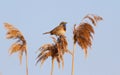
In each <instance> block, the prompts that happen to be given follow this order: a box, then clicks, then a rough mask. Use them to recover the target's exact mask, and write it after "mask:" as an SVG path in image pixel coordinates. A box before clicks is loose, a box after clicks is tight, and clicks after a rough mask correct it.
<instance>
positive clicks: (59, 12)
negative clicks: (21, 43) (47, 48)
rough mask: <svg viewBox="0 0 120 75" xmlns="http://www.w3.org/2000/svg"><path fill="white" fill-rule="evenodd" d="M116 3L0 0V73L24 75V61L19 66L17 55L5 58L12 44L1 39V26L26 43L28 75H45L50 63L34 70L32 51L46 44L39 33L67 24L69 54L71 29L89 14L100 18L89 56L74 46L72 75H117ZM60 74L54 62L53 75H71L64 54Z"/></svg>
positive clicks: (119, 14) (106, 0)
mask: <svg viewBox="0 0 120 75" xmlns="http://www.w3.org/2000/svg"><path fill="white" fill-rule="evenodd" d="M119 7H120V1H119V0H0V73H2V75H25V58H23V64H22V65H20V64H19V60H18V55H17V54H13V55H11V56H9V54H8V49H9V47H10V45H11V44H12V43H13V42H14V41H15V40H14V41H12V40H7V39H6V38H5V35H6V30H5V28H4V26H3V23H4V22H8V23H11V24H13V25H14V26H16V27H17V28H18V29H19V30H21V31H22V33H23V34H24V36H25V38H26V40H27V43H28V53H29V75H49V74H50V69H51V59H50V58H49V59H48V60H46V62H45V63H44V64H43V66H42V67H41V68H40V65H39V64H38V65H37V66H35V58H36V56H37V54H36V53H35V51H37V49H38V48H39V47H40V46H41V45H42V44H44V43H50V42H51V41H52V40H51V38H50V35H44V36H43V35H42V33H43V32H46V31H49V30H51V29H53V28H54V27H55V26H57V24H59V23H60V22H61V21H66V22H68V24H67V33H66V35H67V38H68V41H69V49H70V50H72V29H73V25H74V24H79V23H80V22H81V19H82V18H83V17H84V16H85V15H87V14H89V13H93V14H97V15H100V16H102V17H103V19H104V20H103V21H101V22H99V23H98V25H97V27H95V35H94V40H93V46H92V49H89V50H88V51H89V56H88V58H87V59H85V58H84V53H83V51H82V50H81V48H80V47H78V46H77V50H76V53H75V75H120V59H119V57H120V47H119V45H120V39H119V38H120V34H119V32H120V29H119V28H120V22H119V21H120V8H119ZM64 60H65V66H64V70H62V68H61V69H58V66H57V63H56V62H55V68H54V75H71V56H70V55H69V54H65V56H64Z"/></svg>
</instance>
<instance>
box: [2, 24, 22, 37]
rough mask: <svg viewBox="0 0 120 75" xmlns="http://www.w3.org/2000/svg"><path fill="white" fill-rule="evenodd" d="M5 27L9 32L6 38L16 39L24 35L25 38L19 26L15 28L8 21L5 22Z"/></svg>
mask: <svg viewBox="0 0 120 75" xmlns="http://www.w3.org/2000/svg"><path fill="white" fill-rule="evenodd" d="M4 27H5V28H6V29H7V30H8V32H7V36H6V38H7V39H12V38H13V39H14V38H15V39H16V38H19V39H21V37H22V39H23V35H22V33H21V32H20V31H19V30H18V29H17V28H15V27H14V26H12V25H11V24H8V23H4Z"/></svg>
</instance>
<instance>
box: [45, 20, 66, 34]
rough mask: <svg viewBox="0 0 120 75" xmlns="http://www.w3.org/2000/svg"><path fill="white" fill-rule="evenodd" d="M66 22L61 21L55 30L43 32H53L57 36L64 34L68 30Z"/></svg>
mask: <svg viewBox="0 0 120 75" xmlns="http://www.w3.org/2000/svg"><path fill="white" fill-rule="evenodd" d="M66 24H67V22H60V24H59V26H57V27H55V28H54V29H53V30H51V31H49V32H45V33H43V34H51V35H56V36H61V35H64V34H65V32H66Z"/></svg>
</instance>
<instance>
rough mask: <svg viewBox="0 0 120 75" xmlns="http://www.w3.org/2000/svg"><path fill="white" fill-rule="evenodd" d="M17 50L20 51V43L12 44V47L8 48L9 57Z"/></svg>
mask: <svg viewBox="0 0 120 75" xmlns="http://www.w3.org/2000/svg"><path fill="white" fill-rule="evenodd" d="M19 50H21V44H20V43H14V44H12V46H11V47H10V49H9V53H10V55H11V54H13V53H15V52H18V51H19Z"/></svg>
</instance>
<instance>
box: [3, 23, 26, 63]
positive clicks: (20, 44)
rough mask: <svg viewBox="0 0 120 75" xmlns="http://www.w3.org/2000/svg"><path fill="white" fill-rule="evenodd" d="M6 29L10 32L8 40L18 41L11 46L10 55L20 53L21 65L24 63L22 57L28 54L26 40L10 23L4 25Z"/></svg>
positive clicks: (7, 35)
mask: <svg viewBox="0 0 120 75" xmlns="http://www.w3.org/2000/svg"><path fill="white" fill-rule="evenodd" d="M4 26H5V28H6V29H7V30H8V32H7V34H6V37H7V39H18V40H17V42H15V43H14V44H12V45H11V47H10V49H9V53H10V54H13V53H16V52H19V59H20V63H21V62H22V55H23V53H24V52H25V53H26V50H27V49H26V40H25V39H24V36H23V35H22V33H21V32H20V31H19V30H18V29H17V28H15V27H14V26H13V25H11V24H9V23H4Z"/></svg>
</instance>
